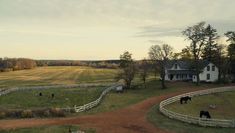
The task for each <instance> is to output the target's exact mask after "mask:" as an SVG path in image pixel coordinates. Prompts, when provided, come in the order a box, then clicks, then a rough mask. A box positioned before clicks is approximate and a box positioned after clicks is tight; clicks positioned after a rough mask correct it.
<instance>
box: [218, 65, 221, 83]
mask: <svg viewBox="0 0 235 133" xmlns="http://www.w3.org/2000/svg"><path fill="white" fill-rule="evenodd" d="M218 82H219V83H221V67H219V74H218Z"/></svg>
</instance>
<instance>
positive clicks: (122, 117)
mask: <svg viewBox="0 0 235 133" xmlns="http://www.w3.org/2000/svg"><path fill="white" fill-rule="evenodd" d="M190 90H191V91H192V90H194V89H190ZM185 92H186V91H183V92H182V91H181V92H177V93H172V94H167V95H162V96H158V97H153V98H149V99H147V100H144V101H142V102H140V103H138V104H135V105H132V106H129V107H126V108H124V109H120V110H117V111H113V112H105V113H100V114H95V115H86V116H79V117H71V118H54V119H20V120H1V121H0V129H12V128H13V129H14V128H25V127H36V126H46V125H47V126H48V125H70V124H75V125H76V124H77V125H79V126H80V127H81V128H82V129H86V128H94V129H96V131H97V133H169V131H164V130H162V129H159V128H157V127H155V126H154V125H152V124H151V123H149V122H148V121H147V119H146V114H147V112H148V111H149V109H150V108H151V107H152V106H154V105H156V104H158V103H159V102H160V101H162V100H164V99H166V98H169V97H172V96H175V95H178V94H181V93H185Z"/></svg>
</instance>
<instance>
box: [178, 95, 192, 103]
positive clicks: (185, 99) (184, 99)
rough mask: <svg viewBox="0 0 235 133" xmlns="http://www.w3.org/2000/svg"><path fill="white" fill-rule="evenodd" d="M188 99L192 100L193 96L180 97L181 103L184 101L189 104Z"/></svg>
mask: <svg viewBox="0 0 235 133" xmlns="http://www.w3.org/2000/svg"><path fill="white" fill-rule="evenodd" d="M188 100H190V101H191V100H192V98H191V97H189V96H186V97H181V98H180V104H183V102H184V103H186V104H187V103H188Z"/></svg>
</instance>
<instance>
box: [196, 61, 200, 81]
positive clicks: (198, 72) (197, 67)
mask: <svg viewBox="0 0 235 133" xmlns="http://www.w3.org/2000/svg"><path fill="white" fill-rule="evenodd" d="M196 74H197V83H196V85H197V86H199V85H200V77H199V74H200V70H199V61H198V60H197V59H196Z"/></svg>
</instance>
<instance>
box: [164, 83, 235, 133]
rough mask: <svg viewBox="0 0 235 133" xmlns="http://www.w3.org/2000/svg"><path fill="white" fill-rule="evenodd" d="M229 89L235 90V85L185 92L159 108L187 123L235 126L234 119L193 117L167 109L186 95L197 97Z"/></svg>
mask: <svg viewBox="0 0 235 133" xmlns="http://www.w3.org/2000/svg"><path fill="white" fill-rule="evenodd" d="M227 91H235V86H229V87H220V88H214V89H207V90H201V91H195V92H190V93H185V94H182V95H178V96H174V97H171V98H169V99H166V100H164V101H162V102H161V103H160V105H159V110H160V112H161V113H162V114H164V115H165V116H167V117H169V118H171V119H176V120H179V121H182V122H186V123H192V124H197V125H200V126H210V127H230V128H235V120H234V119H230V120H222V119H206V118H199V117H193V116H189V115H184V114H180V113H176V112H173V111H171V110H167V109H166V108H165V106H167V105H169V104H172V103H174V102H176V101H179V100H180V98H181V97H185V96H190V97H196V96H201V95H208V94H213V93H220V92H227Z"/></svg>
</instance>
